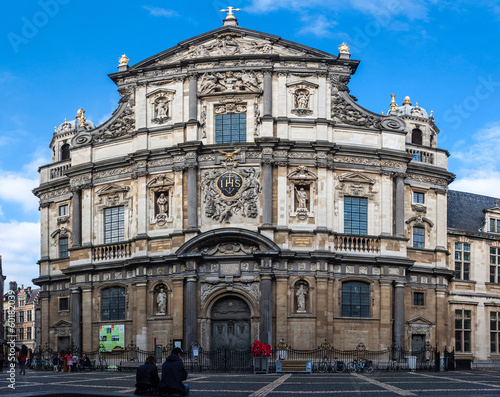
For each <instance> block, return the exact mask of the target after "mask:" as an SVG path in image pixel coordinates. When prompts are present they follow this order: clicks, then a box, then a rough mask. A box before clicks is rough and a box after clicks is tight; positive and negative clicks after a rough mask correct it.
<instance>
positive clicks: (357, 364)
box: [347, 358, 373, 374]
mask: <svg viewBox="0 0 500 397" xmlns="http://www.w3.org/2000/svg"><path fill="white" fill-rule="evenodd" d="M347 370H348V371H349V372H350V373H354V372H356V371H358V370H359V371H360V372H366V373H367V374H370V373H372V372H373V363H372V362H371V360H365V359H360V360H359V361H358V359H356V358H355V359H354V360H352V361H351V362H350V363H349V364H347Z"/></svg>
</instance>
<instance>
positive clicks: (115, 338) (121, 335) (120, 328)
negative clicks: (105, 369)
mask: <svg viewBox="0 0 500 397" xmlns="http://www.w3.org/2000/svg"><path fill="white" fill-rule="evenodd" d="M99 346H100V350H101V351H110V350H113V349H114V348H115V347H121V348H122V349H124V348H125V325H123V324H111V325H99ZM103 346H104V347H103Z"/></svg>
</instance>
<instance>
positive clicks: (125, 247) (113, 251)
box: [92, 242, 132, 261]
mask: <svg viewBox="0 0 500 397" xmlns="http://www.w3.org/2000/svg"><path fill="white" fill-rule="evenodd" d="M131 256H132V243H130V242H120V243H113V244H105V245H99V246H96V247H94V248H93V251H92V258H93V260H94V261H112V260H116V259H124V258H130V257H131Z"/></svg>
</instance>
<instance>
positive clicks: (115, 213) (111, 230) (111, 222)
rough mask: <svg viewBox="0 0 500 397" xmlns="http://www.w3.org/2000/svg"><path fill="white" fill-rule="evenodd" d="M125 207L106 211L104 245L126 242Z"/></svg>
mask: <svg viewBox="0 0 500 397" xmlns="http://www.w3.org/2000/svg"><path fill="white" fill-rule="evenodd" d="M124 213H125V212H124V207H123V206H120V207H112V208H105V209H104V243H106V244H108V243H117V242H119V241H123V240H124V236H125V234H124V231H125V223H124Z"/></svg>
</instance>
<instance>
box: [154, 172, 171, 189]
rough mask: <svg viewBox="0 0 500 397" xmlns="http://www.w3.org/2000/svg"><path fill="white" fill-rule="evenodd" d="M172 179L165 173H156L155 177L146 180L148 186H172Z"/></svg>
mask: <svg viewBox="0 0 500 397" xmlns="http://www.w3.org/2000/svg"><path fill="white" fill-rule="evenodd" d="M174 183H175V182H174V180H173V179H170V178H169V177H168V176H166V175H163V174H161V175H158V176H157V177H156V178H153V179H151V181H149V182H148V184H147V186H148V187H149V188H161V187H167V186H172V185H174Z"/></svg>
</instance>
